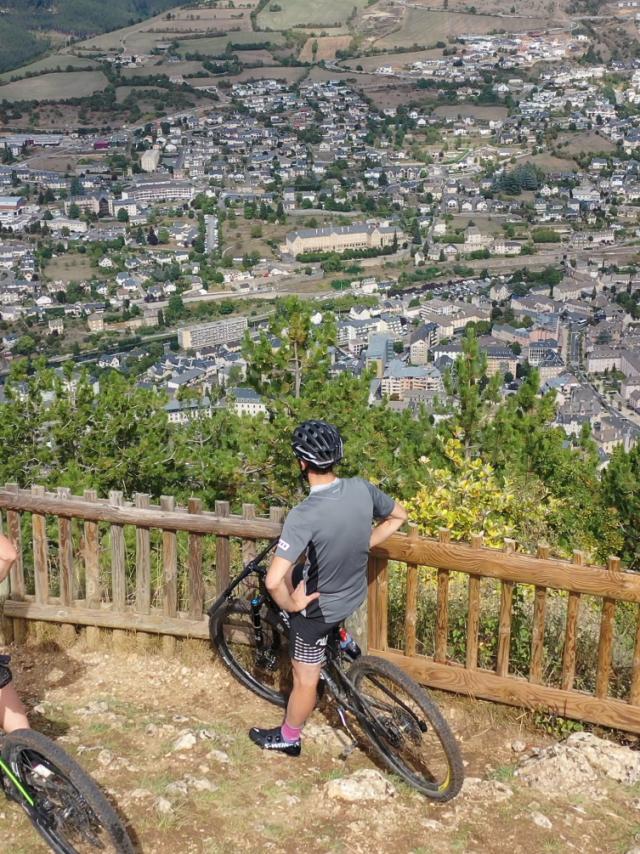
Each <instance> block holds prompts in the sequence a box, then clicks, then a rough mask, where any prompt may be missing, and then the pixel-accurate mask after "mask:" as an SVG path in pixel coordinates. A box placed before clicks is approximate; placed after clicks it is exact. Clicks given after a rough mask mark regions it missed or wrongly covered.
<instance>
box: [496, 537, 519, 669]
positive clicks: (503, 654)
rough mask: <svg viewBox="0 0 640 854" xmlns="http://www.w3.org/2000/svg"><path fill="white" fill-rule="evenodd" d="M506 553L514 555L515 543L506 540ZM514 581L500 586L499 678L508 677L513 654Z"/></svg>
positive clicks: (497, 663) (497, 666) (497, 662)
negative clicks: (510, 657) (512, 611)
mask: <svg viewBox="0 0 640 854" xmlns="http://www.w3.org/2000/svg"><path fill="white" fill-rule="evenodd" d="M504 551H505V552H506V553H507V554H513V552H514V551H515V542H514V540H511V539H505V541H504ZM514 586H515V585H514V583H513V581H502V582H501V585H500V588H501V589H500V617H499V620H498V655H497V659H496V673H497V674H498V676H508V674H509V656H510V652H511V608H512V606H513V589H514Z"/></svg>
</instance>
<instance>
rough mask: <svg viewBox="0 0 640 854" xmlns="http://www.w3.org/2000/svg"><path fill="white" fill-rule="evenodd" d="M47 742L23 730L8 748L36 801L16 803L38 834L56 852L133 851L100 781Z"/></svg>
mask: <svg viewBox="0 0 640 854" xmlns="http://www.w3.org/2000/svg"><path fill="white" fill-rule="evenodd" d="M25 733H28V735H26V734H25ZM24 742H31V743H24ZM33 742H37V743H36V744H33ZM47 742H48V739H46V737H45V736H42V735H41V734H40V733H33V732H31V731H19V732H18V733H15V734H12V736H8V737H7V738H6V739H5V743H4V744H3V750H2V753H3V757H4V758H5V760H6V761H7V763H8V764H9V766H10V767H11V770H12V772H13V774H14V775H15V776H16V777H17V778H18V779H19V781H20V783H21V784H22V785H23V786H24V787H25V788H26V789H27V791H28V792H29V795H30V798H31V800H32V801H33V803H32V804H28V803H27V802H26V801H25V800H24V798H23V797H21V796H20V795H19V793H16V796H15V798H14V799H15V800H16V801H17V802H18V803H19V804H20V805H21V806H22V808H23V809H24V811H25V812H26V813H27V815H28V817H29V819H30V821H31V823H32V824H33V826H34V827H35V829H36V830H37V831H38V833H39V834H40V835H41V836H42V837H43V838H44V839H45V841H46V842H47V843H48V845H49V846H50V848H51V849H52V850H53V851H55V852H56V854H94V852H103V854H128V852H132V851H133V847H132V845H131V842H130V840H129V837H128V835H127V832H126V830H125V829H124V826H123V825H122V823H121V821H120V819H119V818H118V816H117V814H116V813H115V811H114V810H113V808H112V807H111V805H110V804H109V802H108V801H107V800H106V798H105V797H104V795H103V794H102V792H101V791H100V789H99V788H98V787H97V785H96V784H95V783H94V781H93V780H92V779H91V778H90V777H89V776H88V775H87V774H86V773H85V772H84V771H83V770H82V768H80V766H79V765H77V764H76V763H75V762H74V760H72V759H71V758H70V757H69V756H67V755H66V754H64V752H63V751H62V750H61V749H60V748H59V747H57V745H55V744H53V743H51V742H49V744H47Z"/></svg>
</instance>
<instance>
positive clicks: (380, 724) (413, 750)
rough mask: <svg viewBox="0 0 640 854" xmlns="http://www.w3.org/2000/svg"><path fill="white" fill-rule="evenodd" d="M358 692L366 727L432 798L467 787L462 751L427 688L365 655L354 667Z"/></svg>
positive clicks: (399, 769)
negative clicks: (465, 785)
mask: <svg viewBox="0 0 640 854" xmlns="http://www.w3.org/2000/svg"><path fill="white" fill-rule="evenodd" d="M349 678H350V679H351V680H352V682H353V684H354V686H355V688H356V690H357V691H358V693H359V695H360V697H361V700H362V704H363V714H362V715H361V721H360V723H361V725H362V727H363V729H364V730H365V732H366V734H367V736H368V737H369V738H370V739H371V742H372V743H373V745H374V747H375V748H376V750H377V752H378V753H379V754H380V756H381V757H382V758H383V759H384V761H385V763H386V764H387V765H388V766H389V767H390V768H391V770H393V771H394V772H395V773H396V774H398V775H399V776H400V777H402V779H403V780H405V781H406V782H407V783H409V785H411V786H413V787H414V788H416V789H419V790H420V791H421V792H422V793H423V794H425V795H427V796H428V797H429V798H432V799H433V800H438V801H446V800H450V799H451V798H453V797H454V796H455V795H456V794H457V793H458V792H459V791H460V788H461V786H462V781H463V777H464V772H463V764H462V758H461V756H460V751H459V748H458V745H457V742H456V740H455V737H454V736H453V733H452V732H451V730H450V729H449V726H448V724H447V723H446V721H445V720H444V718H443V716H442V713H441V712H440V710H439V709H438V707H437V705H436V704H435V703H434V702H433V700H432V699H431V698H430V697H429V695H428V694H427V693H426V691H425V690H424V689H423V688H421V687H420V686H419V685H418V684H417V683H415V682H414V681H413V680H412V679H411V678H410V677H408V676H407V675H406V674H405V673H403V672H402V671H401V670H399V669H398V668H396V667H394V666H393V665H392V664H390V663H389V662H386V661H383V660H381V659H376V658H373V657H365V658H362V659H360V660H359V661H358V662H356V664H354V666H353V667H352V668H351V670H350V671H349Z"/></svg>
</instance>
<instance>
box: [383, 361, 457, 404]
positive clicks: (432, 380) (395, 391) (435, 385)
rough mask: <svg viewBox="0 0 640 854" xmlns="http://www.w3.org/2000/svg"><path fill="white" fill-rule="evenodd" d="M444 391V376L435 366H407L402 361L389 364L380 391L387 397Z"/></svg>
mask: <svg viewBox="0 0 640 854" xmlns="http://www.w3.org/2000/svg"><path fill="white" fill-rule="evenodd" d="M443 389H444V385H443V382H442V374H441V373H440V371H439V370H438V369H437V368H436V367H435V366H434V365H405V364H404V362H401V361H400V359H393V360H392V361H391V362H389V364H388V365H387V367H386V369H385V372H384V376H383V377H382V380H381V383H380V391H381V392H382V394H383V395H385V396H386V397H391V396H400V395H402V394H404V393H405V392H408V391H417V390H421V391H442V390H443Z"/></svg>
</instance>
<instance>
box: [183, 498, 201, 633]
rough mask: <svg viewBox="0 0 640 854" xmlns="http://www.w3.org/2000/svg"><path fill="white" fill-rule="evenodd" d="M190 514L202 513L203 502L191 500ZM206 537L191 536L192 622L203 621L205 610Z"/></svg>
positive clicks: (190, 612)
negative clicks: (203, 557) (203, 567)
mask: <svg viewBox="0 0 640 854" xmlns="http://www.w3.org/2000/svg"><path fill="white" fill-rule="evenodd" d="M188 510H189V513H202V501H201V500H200V499H199V498H190V499H189V504H188ZM203 546H204V537H203V536H202V534H189V557H188V562H187V565H188V568H189V616H190V617H191V619H192V620H201V619H202V611H203V608H204V578H203V575H202V551H203Z"/></svg>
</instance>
